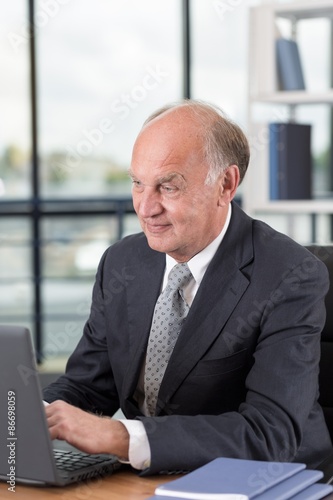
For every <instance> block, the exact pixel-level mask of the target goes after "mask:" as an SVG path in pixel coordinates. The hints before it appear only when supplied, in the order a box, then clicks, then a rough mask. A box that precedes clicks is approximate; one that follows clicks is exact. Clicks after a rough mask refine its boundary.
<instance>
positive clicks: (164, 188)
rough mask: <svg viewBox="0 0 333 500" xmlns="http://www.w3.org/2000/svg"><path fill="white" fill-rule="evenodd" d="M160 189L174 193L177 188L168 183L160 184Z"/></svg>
mask: <svg viewBox="0 0 333 500" xmlns="http://www.w3.org/2000/svg"><path fill="white" fill-rule="evenodd" d="M161 189H162V191H164V192H165V193H174V192H175V191H176V190H177V188H176V187H175V186H169V185H164V184H162V186H161Z"/></svg>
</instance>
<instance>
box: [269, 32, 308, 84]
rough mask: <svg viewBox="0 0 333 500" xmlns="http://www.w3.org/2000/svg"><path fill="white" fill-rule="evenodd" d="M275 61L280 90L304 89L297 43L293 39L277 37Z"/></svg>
mask: <svg viewBox="0 0 333 500" xmlns="http://www.w3.org/2000/svg"><path fill="white" fill-rule="evenodd" d="M275 44H276V63H277V75H278V81H279V88H280V90H305V83H304V75H303V69H302V63H301V58H300V53H299V49H298V44H297V42H296V41H295V40H289V39H287V38H280V37H279V38H277V39H276V41H275Z"/></svg>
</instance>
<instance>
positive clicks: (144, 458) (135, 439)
mask: <svg viewBox="0 0 333 500" xmlns="http://www.w3.org/2000/svg"><path fill="white" fill-rule="evenodd" d="M119 422H121V423H122V424H123V425H124V426H125V427H126V429H127V432H128V433H129V438H130V439H129V450H128V458H129V463H130V464H131V466H132V467H134V469H139V470H143V469H146V468H147V467H149V466H150V460H151V453H150V446H149V442H148V438H147V433H146V430H145V428H144V425H143V423H142V422H140V420H124V419H119Z"/></svg>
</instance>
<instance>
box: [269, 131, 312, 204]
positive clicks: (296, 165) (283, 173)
mask: <svg viewBox="0 0 333 500" xmlns="http://www.w3.org/2000/svg"><path fill="white" fill-rule="evenodd" d="M311 191H312V155H311V125H307V124H301V123H291V122H289V123H278V122H275V123H270V124H269V194H270V199H271V200H308V199H311V195H312V193H311Z"/></svg>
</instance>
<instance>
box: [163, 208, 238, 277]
mask: <svg viewBox="0 0 333 500" xmlns="http://www.w3.org/2000/svg"><path fill="white" fill-rule="evenodd" d="M230 219H231V203H230V204H229V207H228V213H227V218H226V221H225V224H224V226H223V228H222V231H221V232H220V234H219V235H218V236H217V237H216V238H215V240H213V241H212V242H211V243H210V244H209V245H208V246H206V248H204V249H203V250H201V252H199V253H198V254H196V255H195V256H194V257H192V259H190V260H189V261H188V263H187V264H188V267H189V268H190V271H191V273H192V276H193V278H194V279H195V281H196V283H197V285H200V283H201V280H202V278H203V276H204V274H205V272H206V269H207V267H208V265H209V264H210V261H211V260H212V258H213V257H214V255H215V253H216V250H217V249H218V247H219V246H220V244H221V242H222V240H223V237H224V235H225V233H226V232H227V229H228V226H229V223H230ZM176 264H177V261H176V260H175V259H173V258H172V257H170V255H166V267H165V275H164V278H165V280H167V279H168V276H169V273H170V271H171V269H172V268H173V267H174V266H175V265H176Z"/></svg>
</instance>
